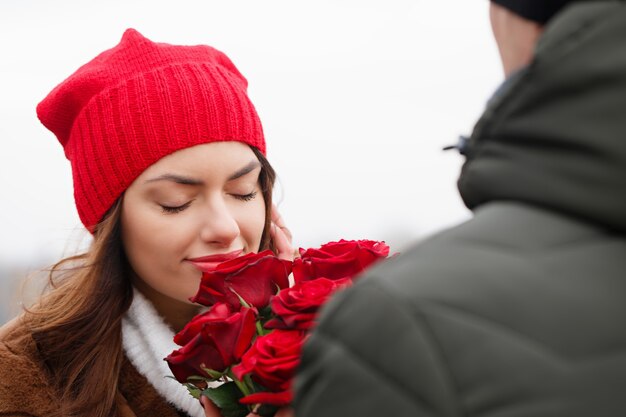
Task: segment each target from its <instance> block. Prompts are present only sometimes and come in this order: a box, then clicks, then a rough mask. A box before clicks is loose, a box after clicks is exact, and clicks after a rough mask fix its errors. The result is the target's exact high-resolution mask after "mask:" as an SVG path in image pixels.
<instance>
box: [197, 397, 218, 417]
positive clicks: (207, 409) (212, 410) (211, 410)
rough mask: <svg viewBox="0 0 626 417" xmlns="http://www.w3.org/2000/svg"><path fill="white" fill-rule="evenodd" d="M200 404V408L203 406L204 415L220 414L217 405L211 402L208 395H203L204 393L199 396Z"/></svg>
mask: <svg viewBox="0 0 626 417" xmlns="http://www.w3.org/2000/svg"><path fill="white" fill-rule="evenodd" d="M200 404H202V408H204V414H205V416H206V417H221V416H222V414H221V413H220V410H219V408H217V406H216V405H215V404H213V401H211V400H210V399H209V398H208V397H205V396H204V395H202V396H200Z"/></svg>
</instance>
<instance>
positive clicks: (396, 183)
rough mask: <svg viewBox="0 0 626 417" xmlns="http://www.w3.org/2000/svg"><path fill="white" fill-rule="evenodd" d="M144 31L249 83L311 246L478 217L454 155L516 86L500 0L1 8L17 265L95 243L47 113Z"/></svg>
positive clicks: (415, 235) (297, 233)
mask: <svg viewBox="0 0 626 417" xmlns="http://www.w3.org/2000/svg"><path fill="white" fill-rule="evenodd" d="M129 27H133V28H135V29H137V30H139V31H140V32H142V34H143V35H144V36H146V37H148V38H150V39H152V40H153V41H158V42H167V43H174V44H209V45H212V46H214V47H216V48H218V49H220V50H222V51H224V52H225V53H226V54H227V55H228V56H229V57H230V58H231V59H232V60H233V61H234V63H235V65H237V67H238V68H239V69H240V71H241V72H242V73H243V74H244V75H245V76H246V77H247V78H248V81H249V94H250V96H251V99H252V101H253V102H254V104H255V106H256V107H257V110H258V112H259V115H260V117H261V120H262V122H263V125H264V129H265V134H266V139H267V145H268V158H269V160H270V162H271V163H272V164H273V165H274V167H275V168H276V170H277V172H278V175H279V181H280V184H279V187H278V191H277V198H278V199H279V200H280V201H281V203H280V209H281V211H282V213H283V216H284V217H285V219H286V221H287V223H288V225H289V226H290V228H291V229H292V232H293V234H294V237H295V242H294V243H295V244H296V245H298V246H305V247H308V246H313V245H318V244H321V243H324V242H326V241H329V240H335V239H339V238H346V239H359V238H370V239H383V240H387V241H388V243H390V244H391V245H392V249H401V248H402V247H404V245H405V244H406V242H408V241H411V240H414V239H419V238H422V237H424V236H425V235H427V234H430V233H433V232H435V231H437V230H440V229H442V228H445V227H449V226H451V225H454V224H456V223H458V222H460V221H462V220H464V219H466V218H468V216H469V213H468V211H467V210H466V209H465V208H464V206H463V204H462V202H461V200H460V198H459V197H458V194H457V191H456V179H457V176H458V173H459V169H460V166H461V163H462V158H461V157H460V156H459V155H457V154H455V153H453V152H442V151H441V148H442V147H443V146H445V145H448V144H451V143H454V142H456V139H457V137H458V135H459V134H467V133H469V132H470V131H471V128H472V126H473V124H474V122H475V120H476V118H477V117H478V116H479V115H480V113H481V112H482V109H483V107H484V103H485V101H486V100H487V99H488V97H489V95H490V94H491V92H492V91H493V90H494V89H495V88H496V86H497V85H498V84H499V83H500V82H501V80H502V72H501V69H500V66H499V62H498V59H497V50H496V47H495V44H494V42H493V40H492V38H491V32H490V28H489V23H488V1H486V0H471V1H467V0H439V1H425V0H424V1H421V0H388V1H380V0H378V1H367V0H351V1H344V0H316V1H298V0H276V1H274V0H263V1H261V0H250V1H240V0H228V1H224V0H220V1H216V0H197V1H196V0H194V1H179V2H172V1H170V0H168V1H160V0H158V1H155V0H136V1H132V0H124V1H122V0H108V1H101V2H94V1H86V0H80V1H79V0H76V1H73V0H55V1H44V0H40V1H34V0H20V1H2V2H1V4H0V53H1V56H0V75H1V76H0V141H1V142H0V143H1V144H2V147H1V148H0V192H1V199H2V200H1V203H2V208H1V209H0V262H1V263H2V265H5V264H12V263H15V262H21V263H27V264H29V263H32V264H34V263H37V262H40V260H42V259H43V260H45V261H46V262H48V261H50V260H54V259H56V258H59V257H60V256H63V255H70V254H72V253H73V252H74V251H76V250H77V248H78V247H79V246H80V245H81V244H83V245H84V244H85V243H86V242H88V237H86V236H87V234H86V233H84V232H83V231H82V226H81V223H80V221H79V220H78V215H77V214H76V209H75V207H74V202H73V197H72V182H71V172H70V168H69V162H68V161H67V160H66V159H65V157H64V155H63V152H62V148H61V146H60V145H59V143H58V142H57V140H56V138H55V137H54V135H52V133H50V132H48V131H47V130H46V129H45V128H44V127H43V126H42V125H41V124H40V123H39V121H38V120H37V118H36V115H35V106H36V105H37V103H38V102H39V101H40V100H41V99H43V97H45V95H46V94H47V93H48V92H49V91H50V90H51V89H52V88H53V87H54V86H55V85H57V84H58V83H59V82H61V81H62V80H63V79H64V78H66V77H67V76H69V75H70V74H71V73H72V72H73V71H75V70H76V69H77V68H78V67H79V66H80V65H82V64H84V63H86V62H87V61H88V60H90V59H91V58H93V57H94V56H95V55H97V54H98V53H100V52H101V51H103V50H104V49H108V48H110V47H113V46H114V45H116V44H117V43H118V42H119V40H120V38H121V35H122V33H123V31H124V30H125V29H126V28H129ZM81 242H82V243H81ZM394 246H395V248H394Z"/></svg>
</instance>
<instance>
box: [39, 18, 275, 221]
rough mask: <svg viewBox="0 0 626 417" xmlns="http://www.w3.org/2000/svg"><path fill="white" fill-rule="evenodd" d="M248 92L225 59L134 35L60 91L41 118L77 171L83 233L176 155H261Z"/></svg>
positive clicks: (44, 104) (262, 142)
mask: <svg viewBox="0 0 626 417" xmlns="http://www.w3.org/2000/svg"><path fill="white" fill-rule="evenodd" d="M246 89H247V81H246V79H245V78H244V77H243V76H242V75H241V73H240V72H239V71H238V70H237V68H236V67H235V66H234V65H233V63H232V62H231V61H230V59H228V57H227V56H226V55H224V54H223V53H222V52H220V51H218V50H216V49H214V48H211V47H210V46H206V45H197V46H180V45H170V44H166V43H155V42H152V41H150V40H149V39H146V38H145V37H143V36H142V35H141V34H140V33H139V32H137V31H136V30H134V29H128V30H126V32H125V33H124V36H123V37H122V40H121V41H120V43H119V44H118V45H117V46H115V47H114V48H112V49H109V50H107V51H104V52H103V53H101V54H100V55H98V56H97V57H95V58H94V59H93V60H91V61H90V62H88V63H87V64H85V65H83V66H82V67H80V68H79V69H78V70H77V71H76V72H75V73H74V74H72V75H71V76H70V77H69V78H67V79H66V80H65V81H63V82H62V83H61V84H59V85H58V86H57V87H56V88H55V89H54V90H52V91H51V92H50V94H48V96H47V97H46V98H45V99H44V100H43V101H42V102H41V103H39V105H38V106H37V115H38V116H39V120H41V122H42V123H43V124H44V125H45V126H46V127H47V128H48V129H50V130H51V131H52V132H53V133H54V134H55V135H56V137H57V139H58V140H59V142H61V145H62V146H63V148H64V150H65V155H66V157H67V159H69V160H70V162H71V163H72V174H73V178H74V199H75V201H76V207H77V209H78V214H79V216H80V219H81V221H82V222H83V224H84V225H85V227H87V229H88V230H90V231H91V232H93V229H94V226H95V225H96V224H97V223H98V222H99V221H100V220H102V217H103V216H104V214H105V213H106V212H107V210H108V209H109V208H110V207H111V206H112V205H113V203H114V202H115V201H116V200H117V198H119V197H120V195H122V193H123V192H124V191H125V190H126V189H127V188H128V186H129V185H130V184H131V183H132V182H133V181H134V180H135V178H137V177H138V176H139V175H140V174H141V173H142V172H143V171H144V170H145V169H146V168H148V167H149V166H150V165H152V164H153V163H155V162H156V161H158V160H159V159H161V158H163V157H164V156H166V155H169V154H171V153H173V152H175V151H177V150H180V149H184V148H188V147H190V146H194V145H199V144H202V143H208V142H216V141H238V142H243V143H247V144H248V145H251V146H254V147H256V148H258V149H259V150H260V151H261V152H262V153H263V154H265V140H264V138H263V129H262V127H261V122H260V120H259V117H258V115H257V113H256V110H255V109H254V106H253V105H252V103H251V102H250V100H249V98H248V96H247V93H246Z"/></svg>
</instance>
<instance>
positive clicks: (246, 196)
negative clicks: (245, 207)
mask: <svg viewBox="0 0 626 417" xmlns="http://www.w3.org/2000/svg"><path fill="white" fill-rule="evenodd" d="M257 194H258V191H252V192H251V193H250V194H232V196H233V197H235V198H236V199H237V200H241V201H250V200H253V199H254V198H255V197H256V196H257Z"/></svg>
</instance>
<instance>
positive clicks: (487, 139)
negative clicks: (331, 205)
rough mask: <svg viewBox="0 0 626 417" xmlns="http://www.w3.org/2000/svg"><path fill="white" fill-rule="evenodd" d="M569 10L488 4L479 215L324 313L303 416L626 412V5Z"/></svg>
mask: <svg viewBox="0 0 626 417" xmlns="http://www.w3.org/2000/svg"><path fill="white" fill-rule="evenodd" d="M565 3H568V2H566V1H546V0H498V1H494V2H492V4H491V19H492V27H493V31H494V35H495V38H496V42H497V44H498V47H499V50H500V54H501V58H502V63H503V66H504V69H505V72H506V74H507V76H508V77H507V80H506V82H505V83H504V85H503V86H502V87H501V88H500V89H499V90H498V92H497V93H496V94H495V95H494V97H493V98H492V99H491V100H490V102H489V104H488V107H487V109H486V111H485V113H484V115H483V116H482V118H481V119H480V120H479V121H478V123H477V125H476V127H475V129H474V132H473V134H472V136H471V138H470V139H469V141H468V143H467V144H465V145H464V146H462V147H461V148H462V151H463V153H464V154H465V155H466V156H467V161H466V162H465V164H464V166H463V170H462V173H461V177H460V179H459V190H460V192H461V195H462V197H463V199H464V201H465V203H466V204H467V206H468V207H469V208H471V209H472V210H473V211H474V217H473V219H472V220H470V221H468V222H466V223H464V224H462V225H460V226H458V227H456V228H453V229H451V230H448V231H445V232H443V233H440V234H438V235H435V236H433V237H431V238H429V239H428V240H426V241H424V242H422V243H420V244H417V245H416V246H414V247H413V248H411V249H409V250H407V251H406V252H405V253H404V254H402V255H401V256H399V257H397V258H394V259H392V260H391V261H388V262H385V263H383V264H379V265H378V266H376V267H375V268H373V269H372V270H370V271H369V272H368V273H367V274H366V275H365V276H364V277H362V278H361V279H360V281H359V282H358V283H357V284H356V285H355V286H354V287H353V288H351V289H348V290H346V291H344V292H343V293H341V294H339V295H338V296H337V297H335V298H334V299H333V300H332V301H331V303H330V304H329V305H328V306H327V308H325V309H324V310H323V313H322V316H321V319H320V324H319V327H318V328H317V329H316V331H315V332H314V333H313V335H312V337H311V338H310V340H309V341H308V343H307V345H306V347H305V352H304V356H303V361H302V365H301V369H300V372H299V375H298V377H297V382H296V402H295V412H296V416H297V417H313V416H316V417H335V416H336V417H339V416H342V417H348V416H394V417H395V416H417V417H419V416H479V417H481V416H489V417H513V416H525V417H535V416H537V417H539V416H541V417H550V416H564V417H576V416H585V417H590V416H593V417H599V416H624V415H626V324H625V322H624V321H625V318H626V235H625V234H626V2H624V1H587V2H569V4H567V5H565ZM544 23H545V25H544Z"/></svg>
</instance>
